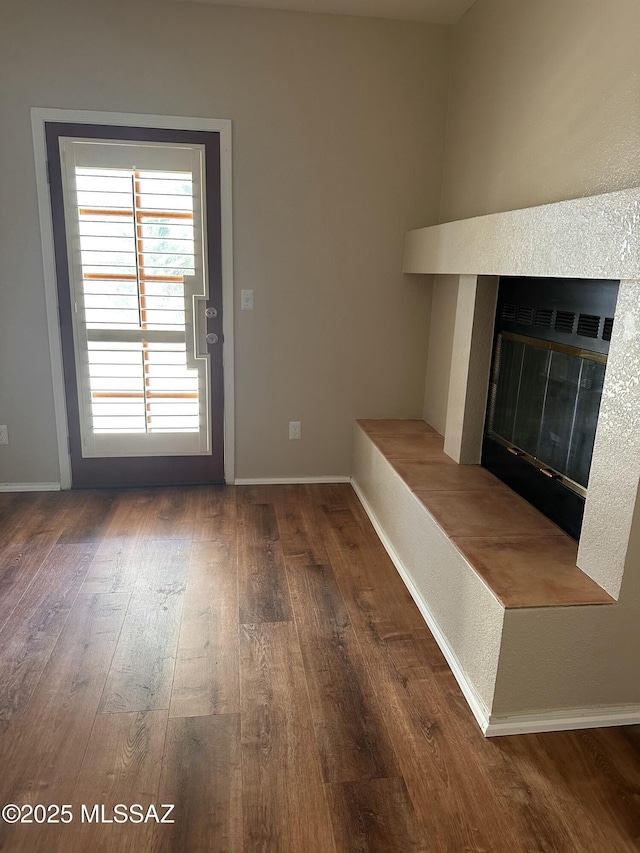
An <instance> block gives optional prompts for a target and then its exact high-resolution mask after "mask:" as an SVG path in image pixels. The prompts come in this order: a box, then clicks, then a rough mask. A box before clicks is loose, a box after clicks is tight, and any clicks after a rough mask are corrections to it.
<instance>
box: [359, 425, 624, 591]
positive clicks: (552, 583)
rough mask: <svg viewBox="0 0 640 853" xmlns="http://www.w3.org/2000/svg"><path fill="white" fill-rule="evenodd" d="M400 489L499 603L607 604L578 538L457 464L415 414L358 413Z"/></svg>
mask: <svg viewBox="0 0 640 853" xmlns="http://www.w3.org/2000/svg"><path fill="white" fill-rule="evenodd" d="M357 424H358V426H359V427H360V429H361V430H362V431H363V432H364V433H365V435H366V436H368V438H369V439H370V440H371V442H372V443H373V444H374V445H375V446H376V447H377V449H378V450H379V451H380V453H382V455H383V456H384V457H385V459H386V460H387V461H388V462H389V464H390V465H391V466H392V467H393V468H394V470H395V471H396V473H397V474H398V475H399V476H400V477H401V478H402V480H403V481H404V484H405V486H406V488H407V489H409V490H410V491H411V492H412V493H413V494H414V495H415V497H416V498H417V499H418V500H419V501H420V502H421V504H422V505H423V506H424V508H425V510H426V512H427V513H428V515H429V516H430V517H431V519H433V521H435V523H436V524H437V525H438V526H439V528H440V529H441V530H442V531H443V533H444V534H445V535H446V536H447V537H448V538H449V540H450V541H451V543H452V544H453V545H454V546H455V548H456V549H457V550H458V551H459V552H460V554H461V555H462V556H463V557H464V559H465V560H466V561H467V563H468V564H469V565H470V566H471V568H472V569H473V570H474V571H475V572H476V573H477V574H478V576H479V577H480V578H481V579H482V581H483V582H484V583H485V584H486V586H487V587H488V588H489V589H490V590H491V592H492V593H493V594H494V595H495V596H496V598H497V599H498V600H499V602H500V603H501V604H502V605H503V607H505V608H524V607H566V606H576V605H591V604H594V605H601V604H614V603H615V602H614V599H613V598H612V597H611V596H610V595H609V594H608V593H606V592H605V591H604V590H603V589H602V588H601V587H600V586H598V584H597V583H596V582H595V581H593V580H592V579H591V578H590V577H588V575H586V574H585V573H584V572H582V571H581V570H580V569H579V568H578V567H577V566H576V555H577V550H578V546H577V543H576V542H574V541H573V539H571V538H570V537H569V536H567V535H566V534H565V533H564V532H563V531H562V530H560V528H559V527H556V525H555V524H553V523H552V522H551V521H549V520H548V519H547V518H546V517H545V516H543V515H542V514H541V513H540V512H538V510H536V509H534V507H532V506H531V505H530V504H528V503H527V502H526V501H525V500H523V499H522V498H521V497H519V495H516V494H515V493H514V492H512V491H511V489H509V488H508V487H507V486H505V485H504V484H503V483H501V482H500V480H498V479H497V478H496V477H494V476H493V475H492V474H490V473H489V472H488V471H486V470H485V469H484V468H482V467H480V466H479V465H459V464H458V463H456V462H454V461H453V460H452V459H450V458H449V457H448V456H447V455H446V454H445V453H444V451H443V444H444V439H443V437H442V436H441V435H440V434H439V433H438V432H436V431H435V430H434V429H433V428H432V427H430V426H428V425H427V424H426V423H425V422H424V421H420V420H359V421H358V422H357Z"/></svg>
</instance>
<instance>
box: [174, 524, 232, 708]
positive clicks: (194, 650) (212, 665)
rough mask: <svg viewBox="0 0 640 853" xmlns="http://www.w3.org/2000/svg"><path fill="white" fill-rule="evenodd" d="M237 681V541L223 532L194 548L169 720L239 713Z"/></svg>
mask: <svg viewBox="0 0 640 853" xmlns="http://www.w3.org/2000/svg"><path fill="white" fill-rule="evenodd" d="M239 677H240V675H239V661H238V559H237V548H236V537H235V536H234V535H222V534H221V535H219V536H218V538H217V539H215V540H208V541H200V542H195V543H194V545H193V550H192V553H191V564H190V567H189V580H188V584H187V591H186V595H185V602H184V610H183V614H182V626H181V629H180V640H179V643H178V654H177V659H176V667H175V673H174V678H173V689H172V692H171V710H170V713H171V716H172V717H186V716H195V715H200V714H237V713H239V711H240V683H239Z"/></svg>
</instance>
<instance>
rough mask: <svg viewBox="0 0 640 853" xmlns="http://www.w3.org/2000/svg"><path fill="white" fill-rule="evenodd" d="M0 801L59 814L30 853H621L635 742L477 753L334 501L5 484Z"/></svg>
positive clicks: (350, 504) (417, 638)
mask: <svg viewBox="0 0 640 853" xmlns="http://www.w3.org/2000/svg"><path fill="white" fill-rule="evenodd" d="M7 803H15V804H17V805H19V806H22V805H23V804H25V805H26V804H31V805H32V806H35V805H36V804H42V805H44V806H49V805H52V804H58V805H60V806H63V805H68V806H70V809H68V810H67V811H68V812H70V813H71V814H72V815H73V820H72V822H70V823H62V822H60V823H54V824H41V823H38V822H37V820H38V819H41V818H42V817H43V814H42V811H38V810H37V809H36V810H34V812H33V817H32V820H33V822H32V823H26V824H13V825H12V824H9V823H7V822H2V821H0V850H7V851H29V853H41V851H42V853H49V851H58V853H70V851H71V853H72V852H73V851H81V852H82V851H87V853H94V851H105V852H106V851H108V853H112V852H113V851H136V853H144V851H167V852H168V853H182V851H184V853H201V851H212V853H224V852H225V851H247V853H253V851H274V853H276V851H290V853H337V851H349V853H350V852H351V851H354V853H355V851H379V853H394V851H398V853H410V851H428V852H429V853H440V851H443V853H466V851H470V852H471V851H473V853H481V851H483V852H484V853H489V851H491V853H494V851H495V853H538V851H540V853H574V851H576V853H578V851H579V853H625V851H638V850H640V727H628V728H619V729H596V730H590V731H578V732H565V733H553V734H541V735H524V736H519V737H505V738H496V739H492V740H485V739H484V738H483V737H482V735H481V733H480V731H479V729H478V728H477V725H476V723H475V721H474V719H473V718H472V715H471V712H470V711H469V709H468V707H467V705H466V703H465V701H464V699H463V697H462V694H461V693H460V690H459V688H458V686H457V684H456V682H455V680H454V678H453V676H452V675H451V672H450V671H449V669H448V667H447V665H446V663H445V662H444V659H443V657H442V655H441V653H440V651H439V649H438V647H437V645H436V643H435V641H434V640H433V638H432V636H431V634H430V632H429V631H428V629H427V628H426V627H425V625H424V622H423V621H422V618H421V616H420V614H419V613H418V610H417V608H416V607H415V605H414V604H413V602H412V601H411V599H410V597H409V594H408V593H407V591H406V589H405V587H404V585H403V583H402V581H401V580H400V578H399V576H398V574H397V572H396V570H395V568H394V567H393V565H392V563H391V562H390V560H389V559H388V557H387V555H386V553H385V551H384V549H383V547H382V545H381V544H380V543H379V541H378V539H377V538H376V535H375V533H374V531H373V529H372V527H371V525H370V524H369V521H368V519H367V518H366V516H365V514H364V512H363V510H362V508H361V507H360V505H359V503H358V501H357V499H356V497H355V495H354V493H353V492H352V490H351V487H350V486H348V485H335V486H332V485H326V486H324V485H323V486H268V487H267V486H260V487H257V486H256V487H235V488H234V487H211V488H209V487H194V488H167V489H145V490H131V491H108V490H107V491H95V492H94V491H78V492H66V493H59V494H51V493H49V494H14V495H7V494H2V495H0V805H4V804H7ZM165 803H170V804H174V805H175V808H174V809H173V811H172V813H171V814H170V815H169V816H168V817H169V818H170V819H173V820H174V821H175V822H174V823H164V824H156V823H155V822H154V819H153V818H154V814H153V812H151V814H150V818H149V819H148V820H147V821H144V820H141V817H143V816H146V815H147V813H148V808H149V806H150V805H154V806H156V808H157V813H158V815H159V816H160V817H162V815H163V814H164V811H165V810H164V809H163V808H162V804H165ZM95 804H97V805H98V806H104V818H105V821H106V820H109V819H113V816H114V813H117V814H119V815H122V814H129V815H131V816H133V818H134V819H135V820H138V821H139V822H136V823H134V822H131V821H128V822H126V823H117V822H114V823H108V822H104V823H103V822H100V823H97V822H89V821H88V820H87V818H88V816H93V817H94V818H96V817H99V816H101V815H102V812H101V811H100V810H98V811H97V812H94V811H93V806H94V805H95ZM117 804H123V805H124V806H130V805H132V804H140V806H141V809H139V810H138V811H133V810H132V811H131V812H123V811H120V812H119V813H118V812H114V807H115V806H117ZM83 805H84V806H85V807H86V810H85V811H84V813H83V810H82V806H83ZM28 811H29V810H28V809H25V810H24V814H27V813H28ZM49 816H50V817H51V816H53V817H55V816H56V815H55V814H54V813H53V812H52V811H49ZM83 817H84V818H85V819H84V820H83ZM58 819H60V815H58Z"/></svg>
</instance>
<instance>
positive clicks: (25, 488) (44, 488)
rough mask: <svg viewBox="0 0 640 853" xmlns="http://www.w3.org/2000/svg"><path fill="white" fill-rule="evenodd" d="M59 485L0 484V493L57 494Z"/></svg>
mask: <svg viewBox="0 0 640 853" xmlns="http://www.w3.org/2000/svg"><path fill="white" fill-rule="evenodd" d="M59 491H60V483H0V492H59Z"/></svg>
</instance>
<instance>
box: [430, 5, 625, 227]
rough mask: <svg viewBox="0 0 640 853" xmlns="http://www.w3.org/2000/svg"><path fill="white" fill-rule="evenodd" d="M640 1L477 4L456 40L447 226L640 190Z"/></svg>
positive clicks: (446, 182)
mask: <svg viewBox="0 0 640 853" xmlns="http://www.w3.org/2000/svg"><path fill="white" fill-rule="evenodd" d="M638 32H640V4H639V3H638V2H637V0H606V2H602V0H535V2H533V3H532V2H531V0H477V2H476V3H475V5H474V6H472V8H471V9H470V10H469V12H468V13H467V14H466V15H465V16H464V17H463V19H462V21H461V22H460V23H459V24H458V25H457V26H456V27H455V29H454V39H453V54H452V86H451V105H450V112H449V128H448V137H447V145H446V152H447V153H446V163H445V173H444V183H443V197H442V209H441V221H442V222H445V221H448V220H452V219H463V218H466V217H469V216H477V215H479V214H483V213H495V212H497V211H500V210H510V209H513V208H517V207H530V206H532V205H536V204H544V203H546V202H552V201H560V200H561V199H567V198H577V197H580V196H585V195H593V194H595V193H600V192H606V191H610V190H616V189H621V188H623V187H629V186H637V185H638V184H640V53H639V52H638Z"/></svg>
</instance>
